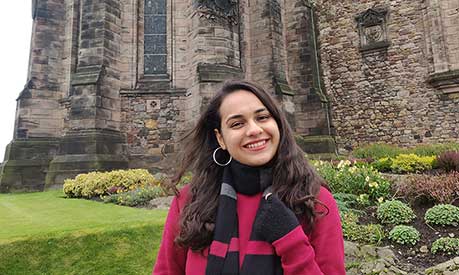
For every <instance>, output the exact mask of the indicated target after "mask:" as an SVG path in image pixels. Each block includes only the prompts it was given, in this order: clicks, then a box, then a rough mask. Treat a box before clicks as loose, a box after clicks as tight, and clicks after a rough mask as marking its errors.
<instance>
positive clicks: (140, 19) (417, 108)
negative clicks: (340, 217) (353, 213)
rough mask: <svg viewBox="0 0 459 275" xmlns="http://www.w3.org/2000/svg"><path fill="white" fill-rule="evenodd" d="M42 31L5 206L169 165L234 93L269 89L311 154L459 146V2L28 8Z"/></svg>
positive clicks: (90, 2) (75, 0) (62, 0)
mask: <svg viewBox="0 0 459 275" xmlns="http://www.w3.org/2000/svg"><path fill="white" fill-rule="evenodd" d="M32 17H33V31H32V38H31V50H30V62H29V69H28V81H27V83H26V84H25V87H24V90H23V91H21V92H20V93H19V96H18V99H17V109H16V123H15V128H14V138H13V140H12V141H11V143H10V144H9V145H8V147H7V149H6V153H5V160H4V162H3V164H2V166H1V170H0V171H1V175H0V191H1V192H10V191H19V190H43V189H44V188H47V187H51V186H54V185H59V184H62V182H63V180H64V179H65V178H68V177H73V176H75V175H76V174H78V173H81V172H87V171H91V170H95V169H98V170H108V169H118V168H128V167H144V168H149V169H151V170H154V169H161V168H164V167H166V166H167V165H173V161H172V160H173V156H174V154H175V153H176V152H178V151H179V150H180V147H181V142H180V141H181V137H182V136H183V134H184V133H185V132H186V131H187V129H190V127H192V126H193V124H194V123H195V121H196V119H197V117H198V116H199V114H200V112H201V110H202V109H203V107H204V106H205V105H206V103H207V102H208V100H209V98H210V97H212V95H213V94H214V93H215V91H216V90H217V89H218V88H219V87H220V85H221V83H222V82H223V81H224V80H226V79H242V78H243V79H248V80H251V81H255V82H257V83H259V84H261V85H262V86H264V87H265V88H266V89H267V90H269V91H271V92H272V93H273V94H274V95H275V97H276V98H277V99H278V101H279V102H280V104H281V105H282V108H283V109H284V111H285V112H286V113H287V115H288V119H289V122H290V124H291V126H292V128H293V129H294V131H295V133H296V134H297V135H298V137H299V138H298V140H299V143H300V144H301V146H303V148H304V149H305V150H306V151H308V152H309V153H320V152H327V151H328V152H330V151H332V152H333V151H335V150H336V149H338V150H344V149H350V148H352V147H353V146H356V145H358V144H364V143H372V142H387V143H393V144H399V145H404V146H410V145H415V144H417V143H435V142H447V141H457V140H458V137H459V133H458V132H459V1H458V0H404V1H399V0H379V1H377V0H361V1H356V0H353V1H351V0H342V1H336V0H316V1H308V0H33V10H32ZM9 92H11V91H9Z"/></svg>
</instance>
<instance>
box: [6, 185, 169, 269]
mask: <svg viewBox="0 0 459 275" xmlns="http://www.w3.org/2000/svg"><path fill="white" fill-rule="evenodd" d="M165 216H166V211H160V210H156V211H155V210H145V209H136V208H130V207H122V206H117V205H113V204H104V203H100V202H94V201H88V200H81V199H65V198H64V197H63V193H62V192H61V191H49V192H41V193H28V194H0V274H2V275H12V274H18V275H19V274H56V275H57V274H59V275H61V274H97V275H104V274H107V275H109V274H110V275H111V274H149V273H151V268H152V266H153V263H154V259H155V258H156V252H157V249H158V246H159V242H160V239H161V232H162V227H163V224H164V219H165Z"/></svg>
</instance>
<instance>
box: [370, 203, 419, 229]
mask: <svg viewBox="0 0 459 275" xmlns="http://www.w3.org/2000/svg"><path fill="white" fill-rule="evenodd" d="M376 215H377V217H378V219H379V220H380V221H381V223H385V224H394V225H398V224H404V223H409V222H411V221H412V220H413V219H414V218H416V215H415V214H414V212H413V210H412V209H411V208H410V207H409V206H408V205H407V204H405V203H403V202H401V201H399V200H391V201H386V202H383V203H382V204H381V205H379V207H378V209H377V211H376Z"/></svg>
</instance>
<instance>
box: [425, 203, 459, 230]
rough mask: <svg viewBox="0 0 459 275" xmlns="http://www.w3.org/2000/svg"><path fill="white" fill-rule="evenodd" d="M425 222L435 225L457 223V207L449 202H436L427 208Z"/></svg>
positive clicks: (458, 220) (456, 224)
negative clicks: (436, 203)
mask: <svg viewBox="0 0 459 275" xmlns="http://www.w3.org/2000/svg"><path fill="white" fill-rule="evenodd" d="M424 219H425V221H426V223H428V224H435V225H442V226H445V225H452V226H458V225H459V207H457V206H454V205H451V204H438V205H435V206H434V207H432V208H430V209H428V210H427V211H426V214H425V216H424Z"/></svg>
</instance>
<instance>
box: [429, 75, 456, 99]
mask: <svg viewBox="0 0 459 275" xmlns="http://www.w3.org/2000/svg"><path fill="white" fill-rule="evenodd" d="M427 82H428V83H429V84H431V85H432V86H433V87H434V88H436V89H439V90H441V92H442V93H443V94H452V93H459V70H452V71H447V72H442V73H434V74H431V75H430V76H429V77H428V79H427Z"/></svg>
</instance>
